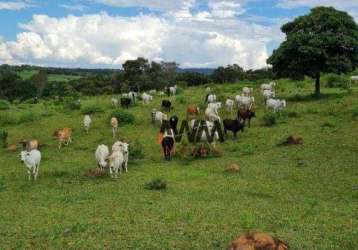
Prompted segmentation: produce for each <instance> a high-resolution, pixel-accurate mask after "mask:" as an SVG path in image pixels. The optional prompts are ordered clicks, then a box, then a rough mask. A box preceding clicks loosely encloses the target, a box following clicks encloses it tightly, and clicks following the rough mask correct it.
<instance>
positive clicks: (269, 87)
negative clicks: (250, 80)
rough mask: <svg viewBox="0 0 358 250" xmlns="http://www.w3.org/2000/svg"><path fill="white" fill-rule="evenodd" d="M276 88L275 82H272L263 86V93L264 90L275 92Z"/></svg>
mask: <svg viewBox="0 0 358 250" xmlns="http://www.w3.org/2000/svg"><path fill="white" fill-rule="evenodd" d="M275 86H276V83H275V82H270V83H269V84H261V92H264V90H271V91H272V90H273V88H274V87H275Z"/></svg>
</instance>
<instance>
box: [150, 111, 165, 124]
mask: <svg viewBox="0 0 358 250" xmlns="http://www.w3.org/2000/svg"><path fill="white" fill-rule="evenodd" d="M165 120H168V116H167V115H166V114H164V113H163V112H161V111H157V110H156V109H153V110H152V123H156V122H159V124H160V125H161V124H162V123H163V121H165Z"/></svg>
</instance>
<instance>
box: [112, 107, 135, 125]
mask: <svg viewBox="0 0 358 250" xmlns="http://www.w3.org/2000/svg"><path fill="white" fill-rule="evenodd" d="M112 117H116V118H117V120H118V123H119V125H121V124H133V123H134V121H135V118H134V115H132V114H131V113H128V112H126V111H122V110H116V111H113V112H112V114H111V116H110V118H109V119H111V118H112Z"/></svg>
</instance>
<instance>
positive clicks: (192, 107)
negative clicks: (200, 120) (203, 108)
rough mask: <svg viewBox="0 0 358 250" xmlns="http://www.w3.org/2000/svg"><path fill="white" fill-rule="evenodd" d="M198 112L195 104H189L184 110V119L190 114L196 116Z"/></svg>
mask: <svg viewBox="0 0 358 250" xmlns="http://www.w3.org/2000/svg"><path fill="white" fill-rule="evenodd" d="M199 112H200V109H199V107H198V106H196V105H190V106H189V107H188V108H187V110H186V119H187V120H188V117H189V115H190V116H196V115H198V114H199Z"/></svg>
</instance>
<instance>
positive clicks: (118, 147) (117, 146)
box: [112, 141, 129, 172]
mask: <svg viewBox="0 0 358 250" xmlns="http://www.w3.org/2000/svg"><path fill="white" fill-rule="evenodd" d="M128 148H129V144H128V143H125V142H121V141H117V142H115V143H114V144H113V146H112V152H114V151H120V152H121V153H122V155H123V157H124V161H123V166H122V167H123V168H124V169H125V170H126V172H128V158H129V149H128Z"/></svg>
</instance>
